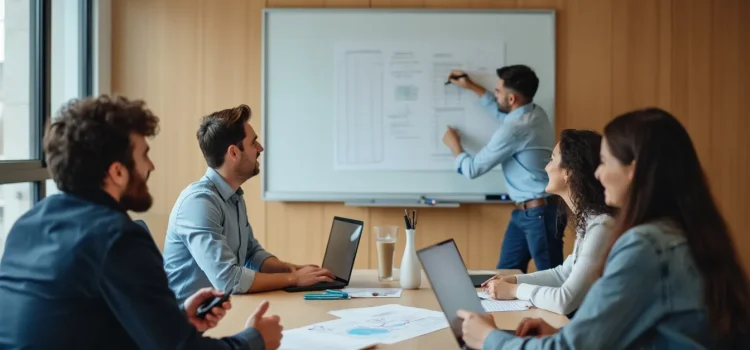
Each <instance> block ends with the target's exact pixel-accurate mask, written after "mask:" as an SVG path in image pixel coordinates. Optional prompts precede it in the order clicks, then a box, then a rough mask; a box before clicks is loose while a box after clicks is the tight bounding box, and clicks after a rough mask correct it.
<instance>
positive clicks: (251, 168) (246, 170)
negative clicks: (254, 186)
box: [237, 154, 260, 181]
mask: <svg viewBox="0 0 750 350" xmlns="http://www.w3.org/2000/svg"><path fill="white" fill-rule="evenodd" d="M258 156H260V154H257V155H256V156H255V161H251V160H250V157H247V158H245V159H243V161H242V163H240V166H239V167H238V169H237V175H238V176H239V177H240V178H241V179H243V181H247V180H249V179H250V178H251V177H253V176H255V175H258V174H260V163H259V162H258Z"/></svg>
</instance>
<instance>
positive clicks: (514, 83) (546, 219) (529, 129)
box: [443, 65, 566, 273]
mask: <svg viewBox="0 0 750 350" xmlns="http://www.w3.org/2000/svg"><path fill="white" fill-rule="evenodd" d="M497 76H498V78H499V79H498V81H497V87H496V88H495V93H494V95H493V94H492V93H490V92H488V91H487V90H485V89H484V88H483V87H482V86H480V85H478V84H476V83H474V82H473V81H472V80H471V78H469V77H468V75H466V73H464V72H463V71H459V70H454V71H452V72H451V75H450V77H449V79H450V81H451V83H453V84H455V85H457V86H460V87H462V88H464V89H466V90H469V91H472V92H474V93H475V94H476V95H477V96H478V97H479V104H480V105H481V106H482V107H484V109H486V110H487V112H488V113H489V114H490V116H492V117H495V118H499V119H501V120H502V122H503V123H502V125H501V126H500V128H499V129H497V130H496V131H495V132H494V134H493V135H492V137H491V139H490V141H489V142H488V143H487V144H486V145H485V146H484V147H483V148H482V149H481V150H480V151H479V152H478V153H477V154H475V155H470V154H468V153H466V152H465V151H464V149H463V147H462V146H461V140H460V137H459V134H458V131H457V130H455V129H453V128H450V127H449V128H448V130H447V131H446V132H445V135H444V136H443V143H445V145H446V146H448V148H450V150H451V152H452V153H453V156H454V157H456V169H457V171H458V173H459V174H462V175H464V176H466V177H467V178H469V179H474V178H476V177H478V176H481V175H483V174H485V173H487V172H488V171H490V170H492V168H494V167H495V166H497V165H501V166H502V169H503V176H504V177H505V183H506V186H507V188H508V192H509V194H510V197H511V199H512V200H513V201H515V203H516V209H515V210H513V213H512V215H511V220H510V222H509V223H508V228H507V230H506V231H505V238H504V239H503V245H502V248H501V252H500V261H499V262H498V264H497V268H498V269H519V270H521V271H523V272H524V273H526V270H527V266H528V263H529V260H530V259H531V258H532V257H533V258H534V263H535V265H536V267H537V269H538V270H546V269H549V268H553V267H555V266H557V265H559V264H561V263H562V262H563V252H562V236H563V231H564V229H565V222H566V220H565V218H564V217H563V218H560V219H558V218H557V207H558V200H557V197H556V196H552V195H550V194H547V193H545V192H544V189H545V188H546V187H547V182H548V178H547V173H546V172H545V171H544V167H545V165H546V164H547V163H548V162H549V159H550V157H551V155H552V149H553V148H554V147H555V135H554V131H553V128H552V123H551V122H550V120H549V118H548V117H547V113H546V112H545V111H544V110H543V109H542V107H540V106H538V105H536V104H534V102H533V101H534V95H535V94H536V91H537V88H538V87H539V79H538V78H537V76H536V73H534V71H533V70H532V69H531V68H529V67H527V66H524V65H512V66H506V67H503V68H500V69H498V70H497Z"/></svg>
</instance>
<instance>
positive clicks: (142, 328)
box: [0, 191, 264, 349]
mask: <svg viewBox="0 0 750 350" xmlns="http://www.w3.org/2000/svg"><path fill="white" fill-rule="evenodd" d="M0 315H1V316H0V317H2V319H3V320H2V321H1V322H0V349H59V348H66V349H263V348H264V345H263V339H262V337H261V335H260V333H258V331H257V330H255V329H252V328H251V329H246V330H244V331H242V332H240V333H238V334H237V335H235V336H233V337H227V338H222V339H212V338H204V337H202V336H201V334H200V333H198V331H197V330H196V329H195V327H194V326H193V325H192V324H190V323H189V322H188V321H187V318H186V317H185V314H184V311H183V310H182V309H181V306H178V304H177V303H176V302H175V298H174V294H173V293H172V292H171V291H170V290H169V288H168V286H167V277H166V275H165V274H164V270H163V269H162V257H161V253H160V252H159V248H158V247H157V246H156V244H155V243H154V239H153V237H151V235H150V234H149V233H148V232H147V231H146V230H144V229H143V228H142V227H141V226H139V225H137V224H136V223H134V222H133V221H132V220H131V219H130V217H128V215H127V213H126V212H125V211H124V210H122V208H121V207H120V205H119V203H117V202H116V201H115V200H114V199H113V198H112V197H111V196H110V195H109V194H107V193H105V192H103V191H96V192H91V193H85V194H70V193H64V192H63V193H60V194H56V195H52V196H49V197H47V198H46V199H45V200H43V201H41V202H39V203H37V205H35V206H34V208H32V209H31V210H30V211H28V212H27V213H26V214H24V215H23V216H22V217H21V218H19V219H18V221H16V223H15V225H14V226H13V228H12V229H11V231H10V233H9V234H8V239H7V241H6V246H5V253H4V255H3V257H2V261H0Z"/></svg>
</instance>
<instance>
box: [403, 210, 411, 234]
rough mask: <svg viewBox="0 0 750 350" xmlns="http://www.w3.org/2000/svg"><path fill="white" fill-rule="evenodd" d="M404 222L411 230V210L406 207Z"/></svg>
mask: <svg viewBox="0 0 750 350" xmlns="http://www.w3.org/2000/svg"><path fill="white" fill-rule="evenodd" d="M404 224H405V225H406V229H407V230H411V225H410V224H409V211H408V210H407V209H404Z"/></svg>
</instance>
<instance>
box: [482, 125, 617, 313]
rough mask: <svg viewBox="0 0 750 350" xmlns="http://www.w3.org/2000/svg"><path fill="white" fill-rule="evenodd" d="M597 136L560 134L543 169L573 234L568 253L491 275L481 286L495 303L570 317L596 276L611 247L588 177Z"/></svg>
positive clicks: (605, 212)
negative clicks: (525, 269) (541, 264)
mask: <svg viewBox="0 0 750 350" xmlns="http://www.w3.org/2000/svg"><path fill="white" fill-rule="evenodd" d="M601 143H602V137H601V135H599V134H598V133H596V132H594V131H589V130H573V129H568V130H563V132H562V133H561V134H560V142H558V144H557V145H556V146H555V149H554V150H553V151H552V158H551V159H550V161H549V163H548V164H547V167H546V168H545V170H546V171H547V175H548V177H549V183H548V184H547V188H546V189H545V192H547V193H550V194H555V195H558V196H560V198H562V199H563V201H564V202H565V204H567V210H568V211H569V213H567V214H568V215H566V216H563V217H568V218H570V219H571V221H572V222H571V223H572V225H571V226H572V227H575V229H576V240H575V245H574V247H573V253H572V254H571V255H569V256H568V257H567V258H566V259H565V262H564V263H563V264H562V265H558V266H557V267H555V268H552V269H548V270H542V271H537V272H534V273H530V274H522V275H516V276H495V277H494V278H492V279H490V280H489V281H487V282H485V283H484V284H483V285H482V287H485V288H486V289H487V291H488V294H489V295H490V296H491V297H493V298H495V299H516V298H517V299H520V300H530V301H531V302H532V303H533V304H534V306H536V307H537V308H540V309H545V310H549V311H552V312H555V313H558V314H564V315H567V314H570V313H571V312H573V311H575V310H576V309H577V308H578V306H580V305H581V302H582V301H583V297H584V296H585V295H586V293H587V292H588V290H589V288H591V285H592V284H593V283H594V281H596V279H597V278H598V277H599V275H600V274H601V264H602V262H603V261H604V259H605V258H606V257H607V249H606V248H608V247H609V244H611V221H612V217H611V216H610V215H611V214H612V211H613V209H612V208H611V207H609V206H607V205H606V204H605V203H604V189H603V188H602V185H601V183H599V181H598V180H597V179H596V178H595V177H594V171H596V167H597V166H598V165H599V148H600V147H601Z"/></svg>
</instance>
